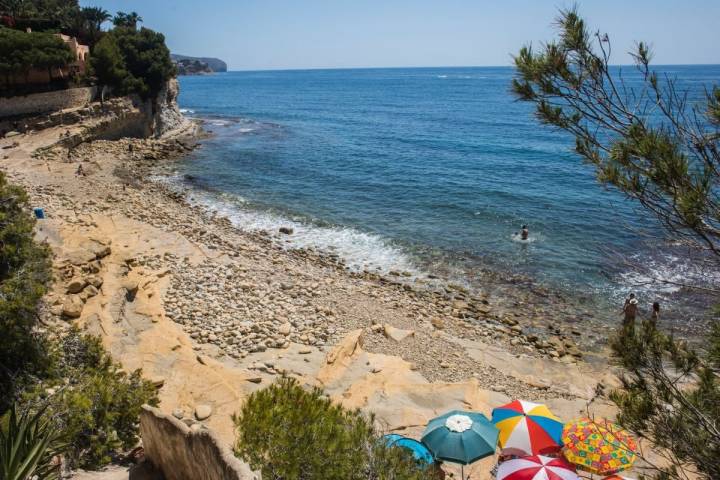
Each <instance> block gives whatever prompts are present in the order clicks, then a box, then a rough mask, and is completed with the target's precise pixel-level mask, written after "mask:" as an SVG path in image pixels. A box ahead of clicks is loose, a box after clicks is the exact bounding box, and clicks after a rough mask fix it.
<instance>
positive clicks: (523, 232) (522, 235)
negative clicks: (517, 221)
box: [520, 225, 530, 240]
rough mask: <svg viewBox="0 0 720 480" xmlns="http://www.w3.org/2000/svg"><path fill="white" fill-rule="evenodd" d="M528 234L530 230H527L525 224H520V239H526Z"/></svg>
mask: <svg viewBox="0 0 720 480" xmlns="http://www.w3.org/2000/svg"><path fill="white" fill-rule="evenodd" d="M529 236H530V230H528V226H527V225H523V226H522V230H520V240H527V239H528V237H529Z"/></svg>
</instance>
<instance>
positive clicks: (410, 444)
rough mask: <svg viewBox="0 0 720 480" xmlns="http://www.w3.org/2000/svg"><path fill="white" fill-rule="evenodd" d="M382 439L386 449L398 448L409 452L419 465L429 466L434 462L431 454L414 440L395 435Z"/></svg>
mask: <svg viewBox="0 0 720 480" xmlns="http://www.w3.org/2000/svg"><path fill="white" fill-rule="evenodd" d="M383 438H384V439H385V444H386V445H387V446H388V447H400V448H404V449H407V450H409V451H410V452H411V453H412V454H413V457H414V458H415V460H417V461H418V462H419V463H422V464H425V465H430V464H432V463H433V462H434V461H435V459H434V458H433V454H432V452H431V451H430V450H428V448H427V447H426V446H425V445H423V444H422V443H420V442H418V441H417V440H415V439H412V438H408V437H403V436H402V435H397V434H395V433H392V434H389V435H385V436H384V437H383Z"/></svg>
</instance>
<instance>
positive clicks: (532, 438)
mask: <svg viewBox="0 0 720 480" xmlns="http://www.w3.org/2000/svg"><path fill="white" fill-rule="evenodd" d="M492 421H493V423H494V424H495V426H496V427H497V428H498V429H499V430H500V437H499V444H500V448H501V449H502V452H503V453H504V454H507V455H518V456H523V455H538V454H547V453H554V452H557V451H559V450H560V448H561V447H562V440H561V437H562V431H563V423H562V421H560V419H559V418H557V417H556V416H555V415H553V414H552V413H551V412H550V410H549V409H548V408H547V407H546V406H545V405H541V404H538V403H532V402H526V401H524V400H514V401H512V402H510V403H508V404H507V405H503V406H501V407H498V408H495V409H494V410H493V411H492Z"/></svg>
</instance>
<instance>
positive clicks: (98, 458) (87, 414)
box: [25, 328, 158, 469]
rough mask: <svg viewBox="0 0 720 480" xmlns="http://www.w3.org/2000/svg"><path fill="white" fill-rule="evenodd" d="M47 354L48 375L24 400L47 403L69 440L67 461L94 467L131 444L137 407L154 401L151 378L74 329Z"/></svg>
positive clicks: (98, 341) (65, 440) (67, 442)
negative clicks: (125, 368) (114, 358)
mask: <svg viewBox="0 0 720 480" xmlns="http://www.w3.org/2000/svg"><path fill="white" fill-rule="evenodd" d="M50 355H51V357H52V360H53V362H52V363H53V366H52V369H51V372H50V373H51V374H50V376H49V377H48V378H46V379H44V380H42V381H41V382H39V383H37V384H36V385H34V386H33V388H32V389H31V390H29V391H28V392H27V393H26V395H25V401H26V402H28V403H30V404H36V405H46V406H47V409H48V412H49V413H50V414H51V416H52V418H53V422H54V424H55V425H56V427H57V429H58V431H59V432H60V435H61V439H62V440H63V442H64V443H66V444H67V445H68V448H67V450H66V453H65V454H66V458H67V460H68V461H69V463H70V464H71V465H74V466H80V467H83V468H91V469H92V468H97V467H100V466H102V465H105V464H107V463H109V462H110V461H111V460H112V455H113V454H114V453H117V452H119V451H123V450H127V449H130V448H132V447H133V446H135V444H136V443H137V441H138V419H139V416H140V410H141V406H142V405H143V404H145V403H147V404H150V405H155V406H156V405H157V404H158V400H157V392H156V389H155V386H154V385H153V384H152V382H149V381H147V380H144V379H143V378H142V376H141V371H140V370H136V371H134V372H132V373H130V374H128V373H125V372H124V371H122V370H121V368H120V365H119V364H118V363H115V362H113V361H112V359H111V358H110V355H109V354H108V353H107V352H106V351H105V349H104V348H103V346H102V343H101V342H100V340H99V339H98V338H97V337H93V336H91V335H84V334H82V332H80V330H78V329H77V328H73V329H71V330H70V331H69V332H67V333H64V334H63V335H62V336H61V337H60V338H58V339H56V340H53V341H52V342H51V353H50Z"/></svg>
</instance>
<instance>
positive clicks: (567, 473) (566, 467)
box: [496, 455, 580, 480]
mask: <svg viewBox="0 0 720 480" xmlns="http://www.w3.org/2000/svg"><path fill="white" fill-rule="evenodd" d="M496 478H497V480H578V479H579V478H580V477H578V476H577V474H576V473H575V467H573V466H572V465H571V464H570V463H569V462H568V461H567V460H565V459H564V458H552V457H545V456H543V455H533V456H531V457H522V458H516V459H514V460H508V461H506V462H503V463H501V464H500V466H499V467H498V473H497V477H496Z"/></svg>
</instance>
